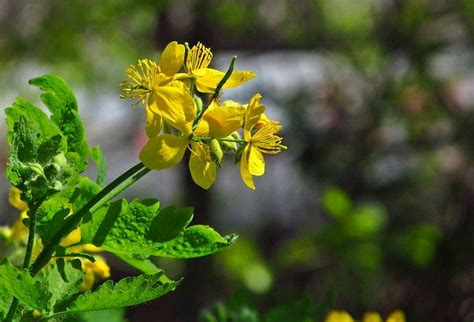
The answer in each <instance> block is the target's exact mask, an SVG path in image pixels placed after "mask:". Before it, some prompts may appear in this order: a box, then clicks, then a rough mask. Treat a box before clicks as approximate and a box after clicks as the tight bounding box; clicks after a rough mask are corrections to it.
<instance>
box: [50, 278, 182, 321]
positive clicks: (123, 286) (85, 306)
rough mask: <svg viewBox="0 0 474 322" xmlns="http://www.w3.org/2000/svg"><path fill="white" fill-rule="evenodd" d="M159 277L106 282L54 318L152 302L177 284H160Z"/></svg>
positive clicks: (79, 298) (83, 295) (81, 296)
mask: <svg viewBox="0 0 474 322" xmlns="http://www.w3.org/2000/svg"><path fill="white" fill-rule="evenodd" d="M161 275H162V273H158V274H152V275H139V276H136V277H126V278H124V279H122V280H120V281H118V282H117V283H116V284H115V285H114V283H113V282H112V281H111V280H108V281H106V282H105V283H104V284H102V285H101V286H99V287H98V288H97V290H95V291H94V292H92V291H87V292H86V293H84V294H82V295H80V296H79V297H78V298H77V299H76V300H75V301H74V302H72V304H71V305H70V306H69V307H68V308H67V309H66V311H64V312H59V313H56V314H55V316H58V315H64V314H71V313H81V312H88V311H98V310H104V309H117V308H122V307H127V306H132V305H138V304H142V303H145V302H148V301H151V300H154V299H156V298H159V297H161V296H163V295H165V294H166V293H168V292H170V291H173V290H175V288H176V287H177V286H178V284H179V282H172V283H162V282H160V278H161Z"/></svg>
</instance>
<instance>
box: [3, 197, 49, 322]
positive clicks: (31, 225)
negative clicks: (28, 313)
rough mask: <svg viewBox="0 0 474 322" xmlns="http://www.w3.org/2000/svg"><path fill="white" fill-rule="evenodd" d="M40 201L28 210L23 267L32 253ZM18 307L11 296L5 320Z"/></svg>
mask: <svg viewBox="0 0 474 322" xmlns="http://www.w3.org/2000/svg"><path fill="white" fill-rule="evenodd" d="M39 204H41V203H37V204H35V205H33V206H32V207H31V209H30V210H28V218H29V219H30V222H29V225H28V241H27V243H26V251H25V258H24V259H23V266H22V268H23V269H27V268H28V267H29V266H30V262H31V255H32V254H33V247H34V245H35V234H36V212H37V210H38V205H39ZM17 307H18V299H17V298H16V297H14V298H13V300H12V303H11V304H10V308H9V309H8V313H7V316H6V318H5V321H6V322H9V321H12V320H13V317H14V316H15V312H16V309H17Z"/></svg>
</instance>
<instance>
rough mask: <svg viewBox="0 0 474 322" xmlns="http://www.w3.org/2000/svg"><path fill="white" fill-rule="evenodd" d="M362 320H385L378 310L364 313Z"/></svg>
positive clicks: (367, 321)
mask: <svg viewBox="0 0 474 322" xmlns="http://www.w3.org/2000/svg"><path fill="white" fill-rule="evenodd" d="M362 322H383V320H382V317H381V316H380V314H378V313H377V312H367V313H365V314H364V317H363V318H362Z"/></svg>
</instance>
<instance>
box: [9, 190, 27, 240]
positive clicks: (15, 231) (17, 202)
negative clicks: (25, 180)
mask: <svg viewBox="0 0 474 322" xmlns="http://www.w3.org/2000/svg"><path fill="white" fill-rule="evenodd" d="M8 202H9V203H10V205H12V206H13V207H15V208H16V209H18V210H20V211H21V214H20V217H18V219H17V220H16V221H15V223H13V225H12V226H11V235H10V237H9V238H8V240H9V241H17V240H21V239H24V238H26V237H27V236H28V228H27V227H26V226H25V225H24V224H23V219H25V218H27V217H28V204H27V203H26V202H24V201H23V200H21V191H20V189H18V188H15V187H12V188H10V190H9V191H8Z"/></svg>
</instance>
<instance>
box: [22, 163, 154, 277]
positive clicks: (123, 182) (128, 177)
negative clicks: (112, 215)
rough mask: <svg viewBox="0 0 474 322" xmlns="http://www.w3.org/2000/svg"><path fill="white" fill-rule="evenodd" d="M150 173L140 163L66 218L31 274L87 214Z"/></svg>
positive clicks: (36, 261) (32, 273) (44, 263)
mask: <svg viewBox="0 0 474 322" xmlns="http://www.w3.org/2000/svg"><path fill="white" fill-rule="evenodd" d="M149 171H150V169H147V168H145V166H144V165H143V163H141V162H140V163H138V164H137V165H135V166H133V167H131V168H130V169H129V170H127V171H126V172H124V173H123V174H122V175H120V176H119V177H118V178H117V179H115V180H114V181H112V182H111V183H110V184H109V185H107V186H106V187H105V188H103V189H102V190H101V191H100V192H99V193H98V194H97V195H95V196H94V197H93V198H92V199H91V200H89V202H88V203H87V204H85V205H84V206H83V207H82V208H81V209H79V211H78V212H76V213H75V214H73V215H71V216H69V217H68V218H66V222H65V223H64V225H63V226H62V227H61V229H60V230H59V231H58V232H57V233H56V234H55V235H54V236H53V238H52V239H51V241H50V242H49V243H48V244H47V245H46V246H45V247H44V248H43V250H42V251H41V253H40V254H39V255H38V258H36V260H35V262H34V263H33V265H31V267H30V274H31V275H32V276H35V275H36V274H37V273H38V272H39V271H40V270H41V269H42V268H43V267H44V266H45V265H46V264H47V263H48V262H49V261H50V259H51V258H52V256H53V254H54V249H55V247H56V246H57V245H59V243H60V242H61V240H62V239H63V238H64V237H66V236H67V235H68V234H69V233H71V232H72V231H73V230H74V229H76V228H77V226H78V225H79V224H80V223H81V220H82V218H84V216H85V215H86V214H87V213H94V212H95V211H96V210H97V209H99V208H100V207H102V206H103V205H104V204H106V203H107V202H109V201H110V200H111V199H113V198H114V197H115V196H117V195H118V194H119V193H121V192H122V191H123V190H125V189H126V188H128V187H129V186H131V185H132V184H133V183H135V182H136V181H137V180H139V179H140V178H141V177H143V176H144V175H145V174H147V173H148V172H149Z"/></svg>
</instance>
